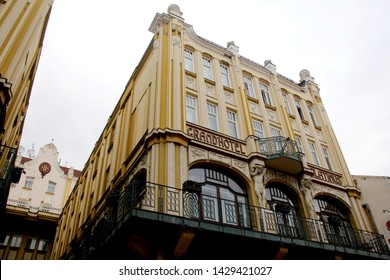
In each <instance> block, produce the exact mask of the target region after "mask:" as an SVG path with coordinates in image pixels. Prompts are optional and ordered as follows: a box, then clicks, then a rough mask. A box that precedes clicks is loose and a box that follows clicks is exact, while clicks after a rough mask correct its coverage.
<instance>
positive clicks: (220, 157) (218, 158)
mask: <svg viewBox="0 0 390 280" xmlns="http://www.w3.org/2000/svg"><path fill="white" fill-rule="evenodd" d="M209 158H210V159H211V160H214V161H219V162H222V163H224V164H227V165H231V159H230V157H227V156H223V155H220V154H217V153H213V152H209Z"/></svg>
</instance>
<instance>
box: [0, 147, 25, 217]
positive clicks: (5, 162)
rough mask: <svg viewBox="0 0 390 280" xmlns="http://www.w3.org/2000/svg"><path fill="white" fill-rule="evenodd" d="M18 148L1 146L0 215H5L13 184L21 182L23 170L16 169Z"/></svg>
mask: <svg viewBox="0 0 390 280" xmlns="http://www.w3.org/2000/svg"><path fill="white" fill-rule="evenodd" d="M16 152H17V150H16V148H11V147H8V146H4V145H1V146H0V214H1V213H4V211H5V207H6V204H7V198H8V193H9V188H10V185H11V183H17V182H19V179H20V175H21V169H20V168H15V159H16Z"/></svg>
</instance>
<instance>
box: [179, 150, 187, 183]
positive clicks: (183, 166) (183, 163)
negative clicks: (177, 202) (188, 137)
mask: <svg viewBox="0 0 390 280" xmlns="http://www.w3.org/2000/svg"><path fill="white" fill-rule="evenodd" d="M187 178H188V173H187V148H186V147H184V146H180V185H182V184H183V183H184V181H185V180H187Z"/></svg>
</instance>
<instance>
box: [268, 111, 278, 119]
mask: <svg viewBox="0 0 390 280" xmlns="http://www.w3.org/2000/svg"><path fill="white" fill-rule="evenodd" d="M267 113H268V117H269V118H268V119H269V120H270V121H274V122H276V121H277V119H276V114H275V112H274V111H271V110H267Z"/></svg>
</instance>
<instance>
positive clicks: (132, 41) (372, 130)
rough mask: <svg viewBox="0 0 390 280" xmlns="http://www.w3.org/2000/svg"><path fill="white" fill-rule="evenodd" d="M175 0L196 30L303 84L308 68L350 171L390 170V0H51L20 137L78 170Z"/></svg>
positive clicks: (376, 172)
mask: <svg viewBox="0 0 390 280" xmlns="http://www.w3.org/2000/svg"><path fill="white" fill-rule="evenodd" d="M170 4H178V5H179V6H180V8H181V11H182V12H183V18H184V19H185V21H186V22H187V23H189V24H191V25H192V26H193V27H194V30H195V32H196V33H197V34H198V35H199V36H201V37H203V38H206V39H208V40H210V41H212V42H214V43H217V44H219V45H221V46H225V47H226V43H227V42H229V41H234V42H235V44H236V45H237V46H239V48H240V54H241V55H242V56H245V57H247V58H249V59H251V60H254V61H256V62H258V63H260V64H264V61H265V60H268V59H271V60H272V62H273V63H274V64H275V65H276V68H277V72H278V73H280V74H282V75H284V76H287V77H288V78H290V79H293V80H294V81H296V82H299V72H300V71H301V70H302V69H308V70H309V71H310V73H311V75H312V76H313V77H314V79H315V82H316V83H317V84H318V85H319V87H320V94H321V97H322V100H323V102H324V105H325V108H326V111H327V113H328V115H329V118H330V120H331V122H332V126H333V129H334V130H335V132H336V136H337V139H338V141H339V143H340V146H341V149H342V151H343V154H344V157H345V158H346V161H347V164H348V166H349V169H350V171H351V173H352V174H354V175H379V176H390V157H389V154H390V143H388V141H387V140H388V139H390V130H389V126H390V125H389V122H390V108H389V104H390V92H389V91H390V78H389V74H390V73H389V70H388V69H389V65H390V20H389V18H388V17H389V11H390V1H388V0H318V1H316V0H296V1H291V0H257V1H250V0H242V1H230V0H225V1H210V0H207V1H204V0H197V1H185V0H176V1H165V0H155V1H148V0H144V1H130V0H110V1H107V0H55V1H54V5H53V10H52V13H51V16H50V20H49V24H48V28H47V31H46V36H45V40H44V47H43V52H42V56H41V60H40V63H39V67H38V72H37V75H36V78H35V83H34V87H33V91H32V95H31V99H30V106H29V109H28V111H27V116H26V121H25V126H24V131H23V136H22V141H21V144H22V145H23V146H24V147H25V149H26V151H27V149H31V147H32V145H33V144H34V148H35V151H36V153H35V155H37V153H38V150H39V148H40V147H42V146H43V145H45V144H47V143H50V142H51V141H52V139H54V144H55V145H56V147H57V148H58V151H59V158H60V159H61V165H65V164H66V165H67V166H68V167H69V166H73V167H74V168H76V169H82V168H83V166H84V164H85V162H86V161H87V159H88V157H89V155H90V153H91V152H92V149H93V147H94V145H95V143H96V141H97V140H98V138H99V136H100V134H101V132H102V130H103V128H104V126H105V124H106V122H107V119H108V117H109V116H110V114H111V112H112V110H113V109H114V107H115V105H116V103H117V101H118V100H119V97H120V96H121V94H122V92H123V90H124V88H125V86H126V83H127V81H128V79H129V78H130V76H131V74H132V73H133V70H134V68H135V67H136V66H137V64H138V62H139V61H140V59H141V57H142V55H143V54H144V51H145V50H146V48H147V46H148V44H149V42H150V40H151V39H152V37H153V34H152V33H150V32H149V31H148V28H149V26H150V23H151V22H152V20H153V18H154V16H155V14H156V13H163V12H165V13H166V12H167V8H168V6H169V5H170Z"/></svg>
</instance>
